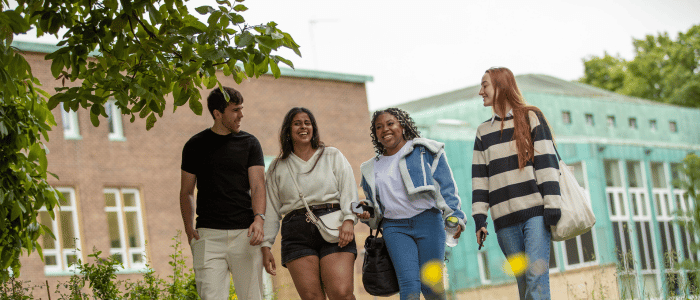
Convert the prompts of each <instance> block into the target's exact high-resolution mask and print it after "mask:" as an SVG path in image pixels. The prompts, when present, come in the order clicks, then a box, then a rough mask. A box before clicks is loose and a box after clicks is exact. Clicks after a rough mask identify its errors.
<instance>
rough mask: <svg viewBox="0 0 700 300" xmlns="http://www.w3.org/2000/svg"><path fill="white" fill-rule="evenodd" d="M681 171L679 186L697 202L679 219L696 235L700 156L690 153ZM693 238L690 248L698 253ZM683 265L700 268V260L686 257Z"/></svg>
mask: <svg viewBox="0 0 700 300" xmlns="http://www.w3.org/2000/svg"><path fill="white" fill-rule="evenodd" d="M679 171H680V172H681V173H682V174H683V176H682V177H681V179H680V180H679V187H680V188H681V189H684V190H685V191H686V197H688V198H689V199H690V200H691V201H692V202H693V203H695V205H692V207H688V211H686V212H684V213H682V214H681V218H679V219H680V220H682V222H681V225H682V226H685V228H686V230H688V233H689V234H690V235H691V236H695V234H696V233H698V232H700V202H698V199H700V198H698V197H699V196H700V157H698V156H697V155H695V154H694V153H691V154H688V155H687V156H686V157H685V158H684V159H683V165H682V167H681V168H680V170H679ZM691 240H692V242H691V245H689V247H690V250H691V251H692V252H693V253H697V251H699V250H700V243H699V242H698V241H697V240H696V239H691ZM681 266H682V267H683V268H684V269H686V270H700V261H694V260H693V259H692V258H690V257H686V258H685V260H684V261H683V262H682V263H681ZM694 279H695V280H698V282H695V283H694V284H696V286H697V284H699V283H700V278H698V277H697V276H696V277H695V278H694Z"/></svg>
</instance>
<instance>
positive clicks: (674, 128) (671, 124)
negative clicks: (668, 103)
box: [668, 121, 678, 133]
mask: <svg viewBox="0 0 700 300" xmlns="http://www.w3.org/2000/svg"><path fill="white" fill-rule="evenodd" d="M668 131H670V132H671V133H678V122H676V121H668Z"/></svg>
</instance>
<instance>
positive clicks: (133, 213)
mask: <svg viewBox="0 0 700 300" xmlns="http://www.w3.org/2000/svg"><path fill="white" fill-rule="evenodd" d="M104 195H105V212H106V213H107V225H108V228H109V241H110V255H112V257H114V258H116V259H117V261H119V262H121V263H122V264H123V266H124V268H125V269H140V268H143V267H145V265H146V258H145V256H146V248H145V237H144V231H143V216H142V213H141V201H140V197H139V192H138V190H136V189H105V190H104Z"/></svg>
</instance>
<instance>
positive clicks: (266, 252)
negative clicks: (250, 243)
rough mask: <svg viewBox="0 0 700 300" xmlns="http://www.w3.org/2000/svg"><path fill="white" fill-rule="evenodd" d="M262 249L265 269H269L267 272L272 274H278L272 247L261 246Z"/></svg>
mask: <svg viewBox="0 0 700 300" xmlns="http://www.w3.org/2000/svg"><path fill="white" fill-rule="evenodd" d="M260 251H262V256H263V266H264V267H265V271H267V273H268V274H270V275H272V276H275V275H277V267H276V266H275V257H274V256H272V252H271V251H270V247H262V248H260Z"/></svg>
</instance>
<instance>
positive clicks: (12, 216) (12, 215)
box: [10, 201, 22, 221]
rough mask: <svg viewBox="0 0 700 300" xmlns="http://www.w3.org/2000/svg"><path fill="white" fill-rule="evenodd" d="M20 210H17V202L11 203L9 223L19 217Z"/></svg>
mask: <svg viewBox="0 0 700 300" xmlns="http://www.w3.org/2000/svg"><path fill="white" fill-rule="evenodd" d="M21 212H22V210H21V209H20V208H19V201H15V202H14V203H12V212H11V213H10V221H14V220H15V219H17V218H18V217H19V215H20V214H21Z"/></svg>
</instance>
